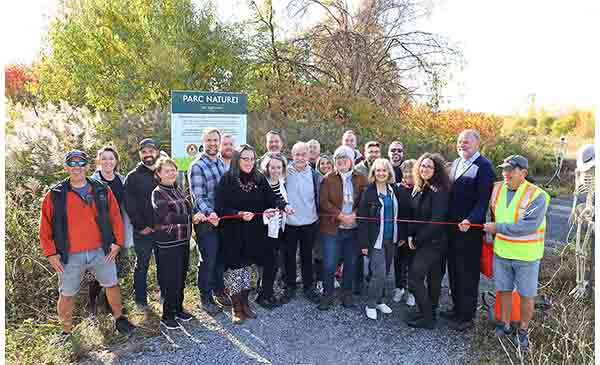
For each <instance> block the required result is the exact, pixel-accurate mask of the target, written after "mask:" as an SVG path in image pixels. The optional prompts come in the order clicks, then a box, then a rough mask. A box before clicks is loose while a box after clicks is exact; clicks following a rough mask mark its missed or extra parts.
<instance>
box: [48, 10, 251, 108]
mask: <svg viewBox="0 0 600 365" xmlns="http://www.w3.org/2000/svg"><path fill="white" fill-rule="evenodd" d="M237 34H241V32H239V31H237V29H233V28H230V27H225V26H222V25H221V24H219V22H218V21H217V20H216V17H215V13H214V9H212V8H211V7H210V6H207V7H204V8H197V7H196V6H194V4H193V3H192V1H191V0H172V1H160V0H133V1H123V0H66V1H64V2H63V8H62V13H61V16H60V17H58V18H57V19H56V20H55V21H54V22H53V23H52V25H51V28H50V32H49V42H50V48H51V52H50V54H49V55H48V65H47V67H45V68H44V69H42V70H41V73H42V77H43V78H44V79H46V80H48V81H52V80H56V77H55V76H54V75H53V73H52V71H53V70H55V69H58V70H64V73H62V74H61V75H60V77H66V78H67V80H69V81H70V82H71V83H72V85H73V90H72V91H71V95H69V97H68V99H70V101H80V102H81V103H82V104H85V105H87V106H90V107H92V108H94V109H98V110H101V111H115V110H121V109H124V110H127V111H133V112H141V111H144V110H146V109H147V108H151V107H154V106H162V107H164V106H166V105H168V103H169V98H170V90H172V89H197V90H223V91H225V90H240V89H243V88H244V86H245V85H244V77H245V66H246V65H245V63H244V54H245V49H244V47H245V43H244V42H243V41H242V38H241V37H240V36H238V35H237ZM50 83H51V82H50ZM51 84H52V83H51Z"/></svg>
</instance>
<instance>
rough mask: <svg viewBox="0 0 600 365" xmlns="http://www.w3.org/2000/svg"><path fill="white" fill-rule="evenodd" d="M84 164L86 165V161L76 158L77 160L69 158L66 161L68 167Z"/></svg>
mask: <svg viewBox="0 0 600 365" xmlns="http://www.w3.org/2000/svg"><path fill="white" fill-rule="evenodd" d="M85 165H87V161H85V160H78V161H73V160H69V161H67V166H69V167H83V166H85Z"/></svg>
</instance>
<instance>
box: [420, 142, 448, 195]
mask: <svg viewBox="0 0 600 365" xmlns="http://www.w3.org/2000/svg"><path fill="white" fill-rule="evenodd" d="M426 159H430V160H431V161H433V166H434V170H433V176H432V177H431V179H429V181H427V182H426V181H425V180H423V179H422V178H421V174H420V172H419V168H420V167H421V164H422V163H423V161H424V160H426ZM444 163H445V160H444V158H443V157H442V156H441V155H440V154H438V153H429V152H426V153H424V154H422V155H421V157H419V159H418V160H417V162H415V166H414V167H413V179H414V180H415V190H416V191H423V189H424V188H425V185H429V186H431V187H433V188H434V189H436V190H442V191H448V190H450V178H448V174H447V173H446V168H445V166H444Z"/></svg>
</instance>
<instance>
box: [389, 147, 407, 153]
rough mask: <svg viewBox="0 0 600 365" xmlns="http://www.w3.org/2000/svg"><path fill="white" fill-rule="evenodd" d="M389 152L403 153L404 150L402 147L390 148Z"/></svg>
mask: <svg viewBox="0 0 600 365" xmlns="http://www.w3.org/2000/svg"><path fill="white" fill-rule="evenodd" d="M390 152H398V153H403V152H404V150H403V149H402V148H392V149H390Z"/></svg>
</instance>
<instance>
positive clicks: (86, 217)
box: [40, 185, 125, 257]
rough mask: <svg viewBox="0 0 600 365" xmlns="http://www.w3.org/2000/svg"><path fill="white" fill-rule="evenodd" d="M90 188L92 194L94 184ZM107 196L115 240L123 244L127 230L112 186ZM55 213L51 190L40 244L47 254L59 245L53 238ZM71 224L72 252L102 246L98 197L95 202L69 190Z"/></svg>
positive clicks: (68, 215)
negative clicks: (87, 200)
mask: <svg viewBox="0 0 600 365" xmlns="http://www.w3.org/2000/svg"><path fill="white" fill-rule="evenodd" d="M88 189H89V190H88V191H89V192H90V194H91V191H92V187H91V185H89V186H88ZM107 197H108V209H109V216H110V221H111V225H112V229H113V234H114V236H115V240H116V242H115V243H116V244H117V245H119V246H123V242H124V239H125V231H124V226H123V220H122V219H121V211H120V208H119V204H118V203H117V199H116V198H115V196H114V194H113V192H112V191H110V189H108V194H107ZM53 213H54V207H53V204H52V194H51V192H50V191H49V192H47V193H46V195H45V196H44V201H43V203H42V212H41V216H40V245H41V247H42V251H43V253H44V256H46V257H48V256H52V255H55V254H56V253H57V252H56V245H55V243H54V240H53V239H52V215H53ZM67 228H68V236H69V253H75V252H81V251H89V250H95V249H98V248H101V247H102V235H101V233H100V228H99V227H98V224H97V223H96V203H95V202H94V201H92V204H89V203H87V202H85V201H84V200H83V199H82V198H81V197H80V196H79V194H77V193H76V192H74V191H71V190H69V191H68V192H67Z"/></svg>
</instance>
